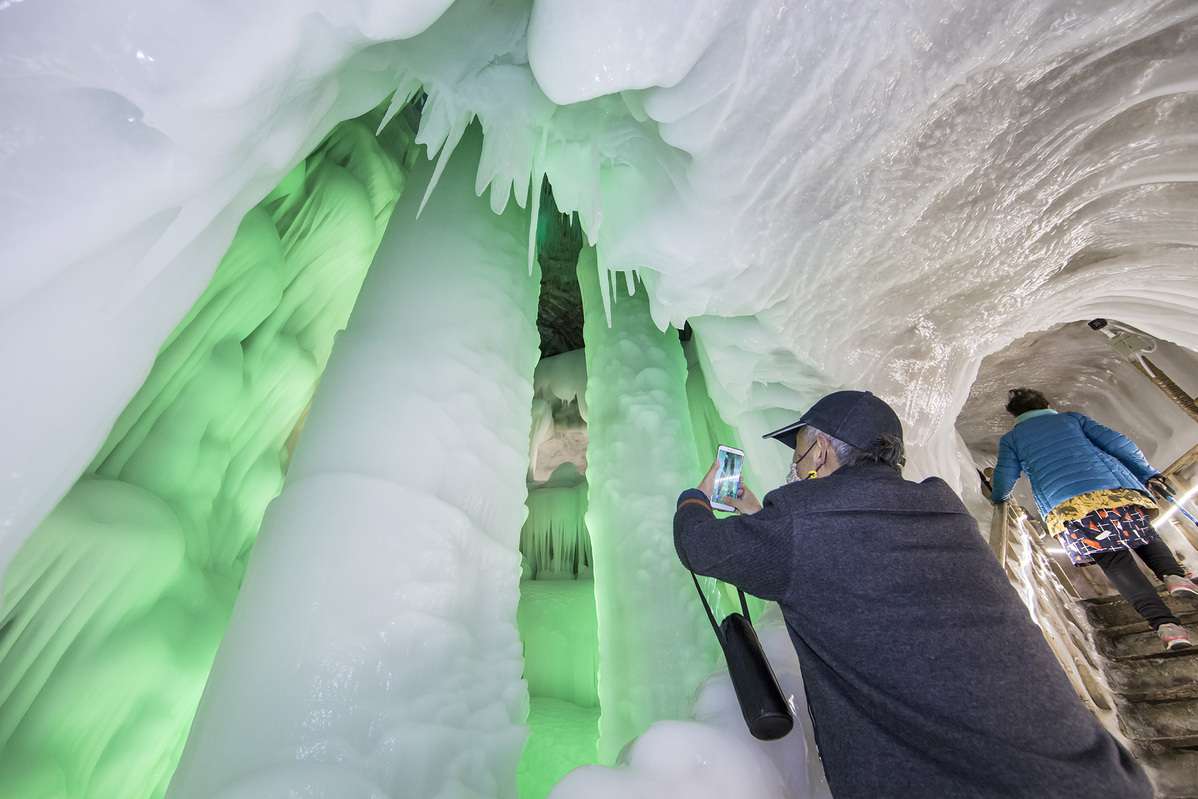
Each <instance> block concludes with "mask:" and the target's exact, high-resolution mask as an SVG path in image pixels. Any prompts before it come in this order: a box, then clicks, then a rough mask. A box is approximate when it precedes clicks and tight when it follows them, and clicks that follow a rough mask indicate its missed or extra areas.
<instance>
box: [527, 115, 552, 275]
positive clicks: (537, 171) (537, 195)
mask: <svg viewBox="0 0 1198 799" xmlns="http://www.w3.org/2000/svg"><path fill="white" fill-rule="evenodd" d="M548 138H549V127H548V126H545V127H543V128H541V143H540V144H538V145H537V149H536V151H534V152H533V155H532V174H531V175H530V176H529V180H528V184H529V185H528V190H529V191H530V192H532V211H531V212H530V213H529V215H528V275H529V277H531V276H532V265H533V262H535V261H536V258H537V219H538V218H539V217H540V216H541V186H542V185H543V184H544V182H545V172H544V171H543V170H542V169H541V164H542V162H543V160H544V157H545V142H546V141H547V140H548ZM520 207H521V208H523V207H524V203H520Z"/></svg>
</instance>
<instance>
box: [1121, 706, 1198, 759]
mask: <svg viewBox="0 0 1198 799" xmlns="http://www.w3.org/2000/svg"><path fill="white" fill-rule="evenodd" d="M1118 705H1119V726H1120V727H1122V728H1123V731H1124V732H1125V733H1127V735H1128V737H1129V738H1134V739H1135V740H1137V741H1145V742H1149V741H1150V742H1151V743H1153V744H1154V745H1159V746H1162V747H1164V748H1168V749H1185V748H1190V747H1198V699H1175V700H1172V701H1165V702H1119V703H1118Z"/></svg>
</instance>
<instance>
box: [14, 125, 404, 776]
mask: <svg viewBox="0 0 1198 799" xmlns="http://www.w3.org/2000/svg"><path fill="white" fill-rule="evenodd" d="M372 130H373V126H372V125H371V121H370V120H353V121H348V122H345V123H343V124H341V125H340V126H338V127H337V128H336V129H335V130H334V131H333V133H332V134H330V136H329V137H328V139H327V140H326V142H324V143H323V144H322V145H321V146H320V147H319V148H317V150H316V151H315V152H313V153H312V154H311V156H310V157H308V158H306V159H305V160H304V161H303V162H301V163H300V164H299V165H298V166H297V167H296V168H295V169H293V170H292V172H291V174H290V175H289V176H288V177H287V179H285V180H283V181H282V182H281V183H280V185H279V186H278V187H277V188H276V189H275V190H274V191H273V192H272V193H271V194H270V196H269V197H267V198H266V199H265V200H264V201H263V202H262V203H260V204H259V205H258V206H257V207H255V208H254V209H253V210H252V211H250V212H249V213H248V214H247V215H246V217H245V219H244V220H243V221H242V223H241V225H240V227H239V228H238V231H237V235H236V236H235V237H234V239H233V243H232V245H231V246H230V247H229V250H228V252H227V253H226V254H225V257H224V258H223V259H222V260H221V263H220V266H219V267H218V268H217V271H216V274H215V276H214V278H213V280H212V282H211V283H210V284H209V286H208V288H207V289H206V290H205V292H204V294H203V295H202V296H201V297H200V298H199V300H197V302H196V304H195V306H193V308H192V309H191V311H190V312H189V313H188V314H187V316H186V317H185V318H184V319H183V320H182V321H180V323H179V324H178V325H177V327H176V328H175V331H174V332H173V333H172V334H171V336H170V337H169V339H168V341H167V342H166V343H165V344H164V346H163V349H162V351H161V352H160V353H159V355H158V358H157V359H156V360H155V363H154V367H153V369H152V370H151V372H150V374H149V376H148V377H147V379H146V381H145V383H144V384H143V385H142V387H141V389H140V390H139V391H138V393H137V394H136V396H135V397H134V398H133V399H132V401H131V402H130V403H129V405H128V406H127V407H126V409H125V411H124V412H123V413H122V414H121V416H120V417H119V418H118V419H117V420H116V423H115V425H114V427H113V430H112V432H111V433H110V434H109V436H108V439H107V441H106V442H105V443H104V445H103V446H102V447H101V449H100V452H99V453H98V454H97V455H96V457H95V458H94V459H93V462H92V464H91V466H90V467H89V468H88V470H87V473H86V475H85V476H84V477H83V478H82V479H81V480H80V481H79V482H78V483H77V484H76V485H75V486H74V487H73V488H72V489H71V491H70V492H69V493H68V494H67V496H66V497H65V498H64V499H63V501H62V502H60V503H59V504H58V506H57V507H56V508H55V509H54V511H53V512H52V513H51V514H50V516H49V517H48V518H47V519H46V520H45V522H44V523H43V524H42V525H41V526H40V527H39V528H38V529H37V530H35V531H34V533H33V534H32V536H31V537H30V538H29V540H28V541H27V542H26V544H25V546H24V547H23V548H22V549H21V551H20V552H19V554H18V556H17V557H16V559H15V560H14V561H13V564H12V567H11V568H10V569H9V571H8V581H7V585H6V592H5V596H4V602H3V607H2V608H0V619H4V620H6V622H7V624H5V625H3V626H4V627H5V630H4V632H3V634H0V796H5V797H7V796H13V797H17V796H20V797H29V798H30V799H34V798H35V797H41V796H46V797H50V796H72V797H74V796H79V797H96V799H101V798H102V797H108V796H120V797H122V799H141V798H142V797H150V796H161V794H162V792H163V791H164V790H165V788H166V783H167V781H168V780H169V779H170V775H171V772H172V771H173V769H174V765H175V763H176V762H177V760H178V757H179V752H180V751H181V750H182V747H183V740H184V738H185V737H186V734H187V727H188V725H189V724H190V721H191V717H192V715H193V714H194V713H195V708H196V704H197V703H198V702H199V696H200V691H201V690H202V688H203V685H204V679H205V677H206V676H207V673H208V669H209V668H210V667H211V664H212V659H213V656H214V655H215V653H216V647H217V645H218V643H219V642H220V637H221V635H222V633H223V632H224V628H225V624H226V623H227V621H228V617H229V613H230V612H231V610H232V607H233V600H234V598H235V596H236V592H237V588H238V586H239V585H240V582H241V575H242V573H243V571H244V568H245V560H246V557H247V555H248V554H249V550H250V547H251V546H252V544H253V541H254V538H255V536H256V534H257V532H258V526H259V524H260V522H261V520H262V514H263V511H264V510H265V509H266V504H267V503H268V502H269V501H270V499H271V498H272V497H274V496H275V494H277V493H278V491H279V488H280V486H281V485H282V480H283V472H284V469H285V468H286V464H287V461H288V459H289V458H290V452H291V445H292V444H293V443H294V439H295V436H296V433H297V431H298V429H299V428H300V427H301V426H302V423H303V413H304V409H305V406H306V405H307V403H308V401H309V399H310V397H311V396H312V392H313V390H314V389H315V386H316V382H317V380H318V379H319V377H320V373H321V371H322V370H323V368H324V364H325V362H326V361H327V359H328V357H329V351H330V349H331V348H332V345H333V335H334V333H335V332H336V331H337V330H339V329H340V328H341V327H343V326H344V324H345V321H346V319H347V318H348V315H349V309H350V306H351V305H352V304H353V302H354V299H355V297H356V296H357V293H358V289H359V287H360V286H361V283H362V279H363V277H364V276H365V272H366V268H367V266H368V265H369V264H370V259H371V257H372V256H373V254H374V250H375V247H376V246H377V245H378V242H379V239H380V238H381V237H382V233H383V227H384V225H385V223H386V221H387V219H388V218H389V217H390V213H391V209H392V207H393V206H394V203H395V200H396V197H397V196H398V194H399V191H400V189H401V187H402V185H403V172H402V169H401V164H400V163H399V162H398V161H397V160H396V156H395V155H393V153H394V154H398V155H400V156H402V155H403V153H404V152H405V141H407V142H410V139H411V133H410V131H407V133H406V136H405V135H404V131H405V130H406V129H405V126H403V125H402V124H400V123H396V124H395V125H394V127H393V128H391V129H390V131H389V133H388V135H387V136H386V137H384V139H385V141H384V142H382V143H380V141H378V140H377V139H376V138H375V136H374V134H373V132H372Z"/></svg>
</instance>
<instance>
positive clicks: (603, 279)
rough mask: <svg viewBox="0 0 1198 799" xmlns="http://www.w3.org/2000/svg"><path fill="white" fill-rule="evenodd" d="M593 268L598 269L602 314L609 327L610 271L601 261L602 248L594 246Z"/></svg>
mask: <svg viewBox="0 0 1198 799" xmlns="http://www.w3.org/2000/svg"><path fill="white" fill-rule="evenodd" d="M595 268H596V269H598V270H599V295H600V296H601V297H602V298H603V315H604V316H606V317H607V326H608V327H611V282H610V280H611V273H610V272H608V271H607V264H605V263H604V262H603V250H601V249H599V248H598V247H596V248H595Z"/></svg>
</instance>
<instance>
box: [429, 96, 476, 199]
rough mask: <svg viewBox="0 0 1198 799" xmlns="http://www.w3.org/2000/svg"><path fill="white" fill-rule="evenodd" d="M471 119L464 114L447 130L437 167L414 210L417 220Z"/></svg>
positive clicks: (468, 115)
mask: <svg viewBox="0 0 1198 799" xmlns="http://www.w3.org/2000/svg"><path fill="white" fill-rule="evenodd" d="M473 118H474V114H471V113H466V114H464V115H463V116H462V117H461V118H460V119H459V120H458V121H457V122H456V123H454V124H453V127H451V128H450V130H449V134H448V135H447V136H446V137H445V143H444V144H443V145H441V155H440V156H439V157H438V158H437V166H436V167H435V168H434V169H433V176H432V178H431V179H430V180H429V182H428V189H426V190H425V192H424V197H422V198H421V200H420V207H419V208H417V209H416V218H417V219H419V218H420V214H421V213H423V212H424V206H425V204H426V203H427V202H428V198H429V197H431V196H433V189H435V188H437V181H438V180H440V179H441V173H442V172H444V171H445V165H446V164H447V163H449V156H451V155H453V151H454V150H455V149H456V148H457V146H458V142H460V141H461V140H462V134H463V133H465V132H466V127H467V126H468V125H469V124H470V120H472V119H473Z"/></svg>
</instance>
